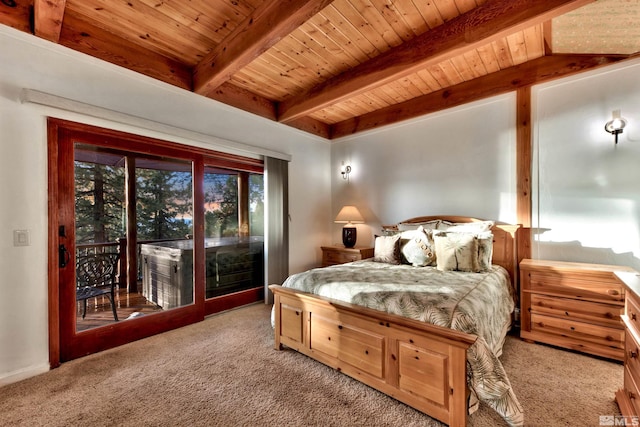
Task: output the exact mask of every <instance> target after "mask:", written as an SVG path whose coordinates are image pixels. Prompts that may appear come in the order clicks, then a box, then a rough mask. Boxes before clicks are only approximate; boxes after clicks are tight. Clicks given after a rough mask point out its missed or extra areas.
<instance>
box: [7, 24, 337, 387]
mask: <svg viewBox="0 0 640 427" xmlns="http://www.w3.org/2000/svg"><path fill="white" fill-rule="evenodd" d="M0 64H1V65H0V182H2V185H0V271H1V272H2V274H0V296H1V297H0V385H2V384H3V383H8V382H13V381H16V380H19V379H22V378H25V377H28V376H31V375H34V374H36V373H39V372H42V371H46V370H47V369H48V337H47V330H48V329H47V328H48V326H47V321H48V317H47V316H48V315H47V243H48V242H47V152H46V148H47V140H46V116H48V115H51V116H55V117H60V118H64V119H68V120H75V121H80V122H85V123H89V124H94V125H98V126H105V127H110V128H112V129H118V130H123V131H128V132H133V133H138V134H142V135H148V136H153V137H158V138H161V139H166V140H169V141H174V142H179V143H184V144H191V145H197V146H206V147H210V148H213V149H217V150H222V151H228V152H233V153H239V154H246V155H251V152H252V151H255V152H257V153H260V152H263V151H268V150H272V151H277V152H280V153H284V154H287V155H290V156H291V162H290V164H289V177H290V183H291V184H290V211H291V223H290V233H291V241H290V254H291V255H290V260H289V264H290V271H291V272H297V271H301V270H305V269H307V268H309V267H313V266H316V265H318V264H319V262H320V254H319V249H318V247H319V246H320V245H321V244H322V243H323V241H322V239H323V237H324V236H326V235H327V234H328V233H329V232H330V227H331V210H330V201H331V178H330V150H331V147H330V144H329V143H328V142H327V141H325V140H323V139H321V138H317V137H313V136H311V135H308V134H306V133H303V132H300V131H297V130H295V129H292V128H290V127H287V126H282V125H279V124H277V123H273V122H271V121H269V120H266V119H261V118H259V117H256V116H253V115H250V114H247V113H244V112H241V111H239V110H236V109H234V108H231V107H228V106H225V105H222V104H220V103H218V102H215V101H213V100H209V99H206V98H204V97H201V96H198V95H195V94H192V93H190V92H187V91H184V90H180V89H177V88H175V87H172V86H169V85H166V84H163V83H160V82H157V81H153V80H151V79H149V78H147V77H144V76H141V75H139V74H137V73H134V72H131V71H128V70H124V69H120V68H118V67H116V66H113V65H111V64H108V63H104V62H102V61H99V60H96V59H94V58H91V57H87V56H84V55H81V54H78V53H76V52H73V51H70V50H68V49H66V48H64V47H62V46H59V45H55V44H52V43H48V42H45V41H42V40H40V39H38V38H36V37H33V36H30V35H27V34H24V33H21V32H18V31H16V30H13V29H11V28H8V27H5V26H0ZM22 88H29V89H34V90H38V91H43V92H46V93H51V94H54V95H57V96H61V97H65V98H69V99H73V100H76V101H80V102H83V103H86V104H90V105H95V106H98V107H102V108H107V109H110V110H113V111H116V112H120V113H126V114H127V115H130V116H133V117H134V119H133V120H132V123H133V124H132V123H129V124H123V123H117V122H113V121H109V120H104V119H99V118H95V117H89V116H86V115H83V114H78V113H71V112H65V111H61V110H58V109H53V108H49V107H40V106H36V105H32V104H22V103H20V102H19V100H18V99H19V96H20V91H21V89H22ZM135 117H139V118H143V119H146V120H152V121H155V122H157V123H158V126H157V128H158V129H160V131H157V130H150V129H145V127H147V126H146V125H147V124H148V122H145V121H143V120H136V119H135ZM136 123H141V124H140V125H139V126H138V125H136ZM165 125H170V126H174V127H177V128H180V129H184V130H186V131H187V132H186V135H190V133H189V132H191V133H193V135H195V137H194V138H193V139H192V138H190V137H189V136H187V137H185V136H184V135H185V132H175V133H173V132H172V129H171V128H169V127H167V126H165ZM180 129H178V130H180ZM194 132H197V133H198V134H196V133H194ZM252 147H253V148H252ZM309 188H313V193H310V192H309V191H308V190H309ZM23 229H26V230H29V231H30V234H31V245H30V246H27V247H14V246H13V230H23Z"/></svg>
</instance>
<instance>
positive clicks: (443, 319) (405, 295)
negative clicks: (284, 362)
mask: <svg viewBox="0 0 640 427" xmlns="http://www.w3.org/2000/svg"><path fill="white" fill-rule="evenodd" d="M283 286H285V287H289V288H294V289H298V290H300V291H304V292H308V293H312V294H316V295H321V296H324V297H327V298H333V299H336V300H340V301H345V302H349V303H353V304H357V305H361V306H365V307H368V308H372V309H375V310H381V311H385V312H388V313H392V314H396V315H400V316H404V317H409V318H411V319H415V320H421V321H424V322H428V323H432V324H434V325H439V326H444V327H447V328H452V329H456V330H459V331H462V332H466V333H469V334H473V335H476V336H477V337H478V339H477V340H476V342H475V343H474V344H473V345H472V346H471V347H470V348H469V350H468V351H467V371H468V378H467V383H468V384H469V388H470V390H471V400H470V403H469V413H472V412H474V411H475V410H476V409H477V407H478V400H480V401H481V402H483V403H486V404H487V405H489V406H490V407H491V408H493V409H495V410H496V411H497V412H498V413H499V414H500V415H501V416H502V417H503V418H504V419H505V420H506V421H507V423H508V424H509V425H511V426H521V425H523V423H524V419H523V418H524V417H523V413H522V408H521V406H520V403H519V402H518V400H517V398H516V396H515V394H514V393H513V390H512V388H511V384H510V382H509V379H508V378H507V375H506V373H505V371H504V368H503V366H502V363H500V360H499V359H498V357H499V356H500V355H501V354H502V345H503V344H504V340H505V337H506V333H507V331H508V329H509V327H510V324H511V313H512V311H513V309H514V299H513V290H512V287H511V282H510V280H509V274H508V273H507V271H506V270H505V269H504V268H502V267H500V266H497V265H494V266H493V267H492V269H491V271H490V272H487V273H465V272H459V271H439V270H437V269H436V268H435V267H413V266H410V265H393V264H385V263H380V262H373V261H371V260H364V261H356V262H352V263H348V264H341V265H334V266H331V267H325V268H316V269H312V270H309V271H306V272H303V273H298V274H294V275H292V276H290V277H289V278H287V280H286V281H285V282H284V283H283Z"/></svg>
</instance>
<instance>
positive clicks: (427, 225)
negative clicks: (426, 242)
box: [398, 219, 440, 231]
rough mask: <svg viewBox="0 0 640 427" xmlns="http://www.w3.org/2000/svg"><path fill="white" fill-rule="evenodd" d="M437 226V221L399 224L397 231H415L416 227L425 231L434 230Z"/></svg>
mask: <svg viewBox="0 0 640 427" xmlns="http://www.w3.org/2000/svg"><path fill="white" fill-rule="evenodd" d="M438 224H440V220H439V219H434V220H433V221H426V222H415V223H414V222H401V223H400V224H398V230H399V231H408V230H417V229H418V227H422V228H423V229H425V230H435V229H437V228H438Z"/></svg>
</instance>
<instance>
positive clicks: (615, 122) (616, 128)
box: [604, 110, 627, 145]
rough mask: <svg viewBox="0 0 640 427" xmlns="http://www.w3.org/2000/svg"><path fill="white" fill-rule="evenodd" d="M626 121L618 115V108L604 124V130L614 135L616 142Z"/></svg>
mask: <svg viewBox="0 0 640 427" xmlns="http://www.w3.org/2000/svg"><path fill="white" fill-rule="evenodd" d="M626 125H627V121H626V120H625V119H623V118H622V117H620V110H615V111H614V112H613V118H612V119H611V120H609V121H608V122H607V123H606V124H605V125H604V130H606V131H607V132H609V133H610V134H612V135H614V136H615V143H616V145H617V144H618V135H619V134H621V133H622V132H623V129H624V127H625V126H626Z"/></svg>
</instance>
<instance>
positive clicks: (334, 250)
mask: <svg viewBox="0 0 640 427" xmlns="http://www.w3.org/2000/svg"><path fill="white" fill-rule="evenodd" d="M371 257H373V247H355V248H345V247H344V246H342V245H335V246H322V266H323V267H327V266H329V265H335V264H344V263H345V262H351V261H358V260H361V259H366V258H371Z"/></svg>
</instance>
